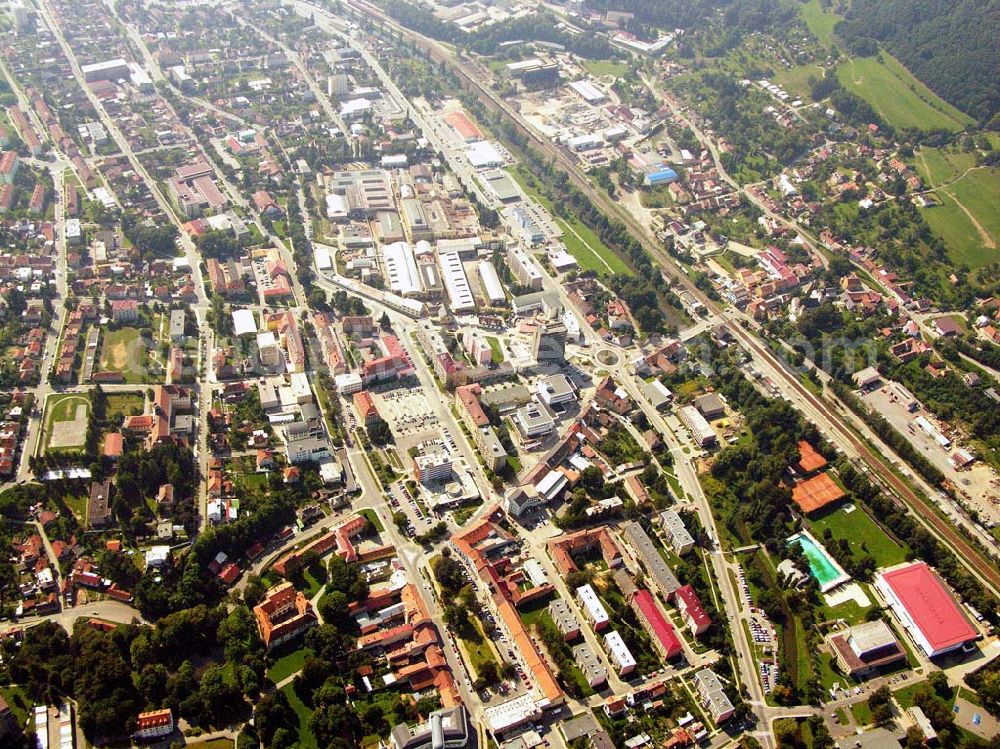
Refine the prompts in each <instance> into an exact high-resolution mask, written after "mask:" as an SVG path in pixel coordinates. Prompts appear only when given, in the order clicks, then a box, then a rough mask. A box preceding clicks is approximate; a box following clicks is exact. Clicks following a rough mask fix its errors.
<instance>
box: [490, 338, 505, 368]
mask: <svg viewBox="0 0 1000 749" xmlns="http://www.w3.org/2000/svg"><path fill="white" fill-rule="evenodd" d="M486 342H487V343H488V344H490V351H492V352H493V363H494V364H499V363H500V362H502V361H503V359H504V356H503V347H502V346H501V345H500V339H499V338H496V337H495V336H491V335H488V336H486Z"/></svg>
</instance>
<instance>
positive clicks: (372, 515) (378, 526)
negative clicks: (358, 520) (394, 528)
mask: <svg viewBox="0 0 1000 749" xmlns="http://www.w3.org/2000/svg"><path fill="white" fill-rule="evenodd" d="M361 514H362V515H364V516H365V517H366V518H367V519H368V522H369V523H371V526H372V528H374V529H375V532H376V533H382V532H384V531H385V526H384V525H382V521H381V520H379V519H378V513H376V512H375V510H373V509H371V508H370V507H369V508H367V509H364V510H362V511H361Z"/></svg>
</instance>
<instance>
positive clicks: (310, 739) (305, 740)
mask: <svg viewBox="0 0 1000 749" xmlns="http://www.w3.org/2000/svg"><path fill="white" fill-rule="evenodd" d="M281 691H282V692H284V693H285V697H287V698H288V704H289V705H291V707H292V710H294V711H295V715H296V716H297V717H298V719H299V743H298V746H299V747H300V749H317V745H316V737H315V736H313V732H312V730H310V728H309V718H311V717H312V713H313V711H312V710H310V709H309V708H308V707H307V706H306V704H305V703H304V702H303V701H302V700H300V699H299V696H298V695H297V694H295V685H294V684H289V685H288V686H286V687H285V688H284V689H282V690H281Z"/></svg>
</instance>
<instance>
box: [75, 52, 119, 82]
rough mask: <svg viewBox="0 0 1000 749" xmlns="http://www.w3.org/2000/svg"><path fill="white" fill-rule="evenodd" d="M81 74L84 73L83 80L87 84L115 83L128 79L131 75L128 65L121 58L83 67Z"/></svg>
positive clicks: (81, 67)
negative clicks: (96, 82) (98, 82)
mask: <svg viewBox="0 0 1000 749" xmlns="http://www.w3.org/2000/svg"><path fill="white" fill-rule="evenodd" d="M80 72H81V73H83V78H84V80H86V81H87V83H93V82H94V81H115V80H118V79H122V78H128V75H129V70H128V63H127V62H125V60H124V58H121V57H116V58H114V59H113V60H103V61H101V62H92V63H90V64H88V65H81V66H80Z"/></svg>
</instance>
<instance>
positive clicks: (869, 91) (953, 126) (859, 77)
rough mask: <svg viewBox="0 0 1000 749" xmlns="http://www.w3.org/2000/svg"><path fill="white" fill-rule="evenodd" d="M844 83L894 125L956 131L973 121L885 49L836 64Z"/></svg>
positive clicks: (839, 76) (849, 89) (841, 81)
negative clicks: (872, 54) (874, 55)
mask: <svg viewBox="0 0 1000 749" xmlns="http://www.w3.org/2000/svg"><path fill="white" fill-rule="evenodd" d="M837 78H839V79H840V83H841V85H842V86H843V87H844V88H846V89H847V90H848V91H851V92H853V93H855V94H857V95H858V96H860V97H861V98H862V99H864V100H865V101H867V102H868V103H869V104H871V106H872V108H873V109H874V110H875V111H876V112H878V113H879V114H880V115H881V116H882V117H884V118H885V120H886V121H887V122H889V123H890V124H891V125H893V126H894V127H899V128H918V129H921V130H934V129H937V128H941V129H944V130H950V131H952V132H957V131H959V130H962V129H964V128H965V127H966V126H967V125H971V124H972V123H973V122H974V121H973V119H972V118H971V117H969V116H968V115H966V114H964V113H962V112H960V111H959V110H957V109H956V108H955V107H953V106H951V105H950V104H948V103H947V102H946V101H944V100H943V99H941V98H940V97H939V96H937V95H936V94H935V93H934V92H933V91H931V90H930V89H929V88H927V86H925V85H924V84H923V83H921V82H920V81H919V80H917V78H916V77H914V75H913V74H912V73H911V72H910V71H909V70H907V69H906V68H905V67H904V66H903V64H902V63H900V62H899V61H898V60H897V59H896V58H894V57H893V56H892V55H890V54H889V53H888V52H885V51H883V52H882V53H881V56H880V58H879V57H861V58H854V59H851V60H848V61H847V62H843V63H841V64H840V65H838V66H837Z"/></svg>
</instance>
